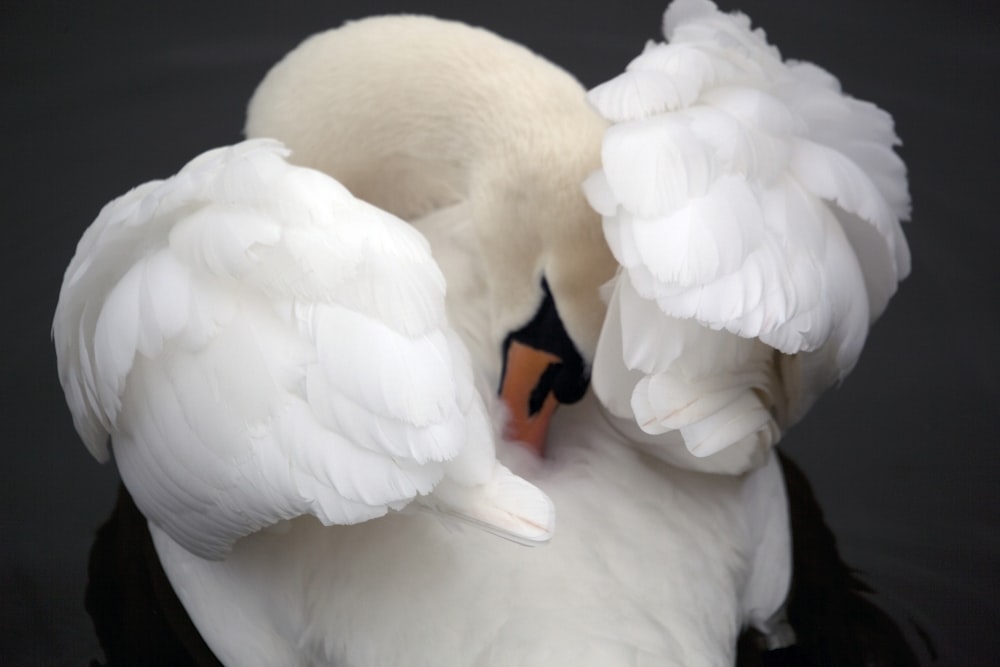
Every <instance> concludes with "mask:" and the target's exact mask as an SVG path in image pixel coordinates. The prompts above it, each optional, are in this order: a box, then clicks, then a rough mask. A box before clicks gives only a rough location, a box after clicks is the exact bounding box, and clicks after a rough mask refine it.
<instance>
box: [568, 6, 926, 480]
mask: <svg viewBox="0 0 1000 667" xmlns="http://www.w3.org/2000/svg"><path fill="white" fill-rule="evenodd" d="M664 34H665V35H666V37H667V39H668V42H667V43H665V44H657V45H649V46H647V48H646V50H645V51H644V52H643V54H642V55H640V56H639V57H638V58H636V60H635V61H633V62H632V64H631V65H630V66H629V71H628V72H627V73H626V75H623V76H622V77H620V78H619V79H616V80H614V81H613V82H612V83H611V84H607V85H605V86H599V87H598V88H596V89H595V90H594V91H592V92H591V94H590V99H591V102H592V103H593V104H594V105H595V107H596V108H597V109H598V110H599V111H600V112H602V113H603V114H604V115H605V117H606V118H607V119H608V120H610V121H613V122H615V123H616V124H615V125H614V126H612V127H611V128H610V129H609V130H608V132H607V133H606V134H605V138H604V145H603V151H602V163H603V168H602V170H601V171H600V172H598V173H597V174H595V175H593V176H591V177H590V178H589V179H588V182H587V183H586V184H585V192H586V193H587V196H588V197H589V199H590V201H591V204H592V206H594V208H595V210H596V211H598V212H599V213H601V214H602V215H603V216H604V231H605V236H606V238H607V241H608V246H609V247H610V249H611V251H612V253H613V254H614V255H615V258H616V259H617V260H618V262H619V263H620V264H621V265H622V267H623V268H624V271H623V272H621V273H620V274H619V276H618V277H617V281H618V282H619V283H620V284H619V285H618V287H616V289H615V291H614V296H613V297H612V307H611V308H610V310H609V317H617V318H621V325H620V326H621V331H622V332H623V334H622V335H621V336H615V337H613V338H610V339H608V342H607V344H605V341H604V340H603V339H602V341H601V344H600V345H599V347H598V352H597V355H596V358H595V362H594V387H595V390H596V391H597V393H598V395H599V396H601V398H602V400H605V401H607V402H608V407H609V409H611V411H612V412H613V413H615V414H617V415H619V416H622V412H621V411H622V403H621V398H620V395H621V394H620V392H621V391H622V389H623V387H625V386H631V387H633V388H634V389H633V392H632V409H633V411H634V417H635V418H636V419H637V421H638V423H639V424H640V425H641V426H642V427H643V429H645V430H649V432H651V433H655V432H661V431H670V430H673V429H676V430H677V431H679V432H680V433H681V434H682V436H683V437H684V440H685V442H686V443H687V445H688V447H689V448H690V449H691V451H692V453H695V454H696V455H699V456H703V455H705V454H709V455H710V454H712V453H715V452H717V451H720V450H722V449H725V448H726V447H727V446H729V445H734V446H739V447H741V448H743V447H746V446H749V445H748V444H747V443H750V442H756V443H757V444H758V445H759V446H763V447H767V446H770V445H771V444H773V442H775V441H776V440H777V438H778V437H779V436H780V429H779V428H778V427H779V426H780V427H781V428H787V427H788V426H789V425H790V424H791V423H792V422H794V421H795V420H796V419H798V418H799V417H801V415H802V414H804V413H805V411H806V410H808V408H809V406H811V405H812V402H813V401H814V400H815V399H816V397H817V396H818V395H819V394H820V393H821V392H822V391H823V389H825V388H826V387H827V386H829V385H830V384H831V383H833V382H836V381H839V380H841V379H843V377H844V376H845V375H846V374H847V373H848V372H850V370H851V369H852V368H853V366H854V364H855V363H856V361H857V358H858V356H859V355H860V353H861V349H862V347H863V345H864V339H865V336H866V335H867V331H868V328H869V326H870V325H871V323H872V322H873V321H874V319H875V318H876V317H877V316H878V315H879V314H880V313H881V312H882V311H883V309H884V308H885V306H886V303H887V302H888V299H889V298H890V297H891V296H892V294H893V293H894V292H895V289H896V283H897V282H898V281H899V280H901V279H902V278H903V277H905V276H906V274H907V273H908V272H909V251H908V248H907V245H906V240H905V238H904V237H903V234H902V228H901V227H900V221H901V220H902V219H904V218H906V217H907V216H908V214H909V196H908V193H907V186H906V177H905V168H904V167H903V164H902V162H901V161H900V159H899V158H898V157H897V156H896V155H895V153H894V152H893V151H892V148H893V146H894V145H896V144H898V143H899V140H898V138H897V137H896V135H895V133H894V131H893V129H892V120H891V118H890V117H889V115H888V114H886V113H885V112H883V111H881V110H880V109H878V108H877V107H875V106H874V105H872V104H870V103H867V102H862V101H859V100H855V99H853V98H850V97H847V96H846V95H844V94H843V93H842V92H841V90H840V85H839V83H838V82H837V80H836V79H835V78H834V77H832V76H831V75H830V74H828V73H827V72H825V71H824V70H822V69H821V68H819V67H817V66H815V65H810V64H807V63H795V62H791V63H785V62H783V61H782V59H781V56H780V54H779V53H778V51H777V50H776V49H775V48H774V47H772V46H771V45H769V44H768V43H767V40H766V37H765V35H764V33H763V32H762V31H760V30H759V29H758V30H752V29H751V27H750V21H749V19H748V18H747V17H746V16H744V15H741V14H723V13H721V12H719V11H718V9H717V8H716V7H715V5H714V4H712V3H711V2H707V0H677V1H676V2H674V3H673V4H672V5H671V6H670V8H669V9H668V10H667V13H666V15H665V17H664ZM630 82H631V83H630ZM662 91H683V94H681V93H680V92H676V94H674V93H671V95H672V96H670V95H667V94H666V93H664V92H662ZM668 98H669V99H668ZM637 297H638V298H637ZM616 300H619V301H620V303H615V301H616ZM643 300H644V301H645V302H646V303H647V304H648V305H642V304H641V301H643ZM650 306H652V308H651V307H650ZM678 319H680V320H687V321H690V322H692V323H693V326H695V327H696V329H697V328H700V329H701V331H702V334H700V335H698V336H693V335H683V334H681V335H680V336H679V338H677V339H675V340H673V341H671V342H670V343H666V344H661V346H659V347H658V346H657V345H656V344H654V343H651V342H650V341H651V340H652V339H653V338H654V335H653V334H652V333H649V334H643V333H636V332H635V330H634V327H636V326H640V325H638V324H637V323H639V322H645V324H643V325H641V326H645V327H646V328H647V329H648V331H649V332H657V333H656V336H659V337H661V338H662V337H664V336H667V335H676V334H669V333H667V332H668V331H673V330H674V329H676V328H677V327H676V324H675V322H676V320H678ZM657 320H659V321H660V324H655V322H656V321H657ZM611 326H612V327H613V326H614V325H611ZM608 330H609V328H608V325H606V326H605V332H607V331H608ZM736 338H738V339H741V340H746V341H747V343H746V344H747V345H749V347H748V348H747V349H748V350H750V349H752V350H754V351H755V352H754V354H751V355H749V356H747V355H743V356H735V357H734V356H730V355H729V353H728V352H727V350H731V349H733V346H734V344H735V343H734V340H733V339H736ZM678 341H683V342H678ZM712 346H716V347H715V349H716V350H717V354H716V355H715V356H714V359H715V360H716V361H715V365H714V366H713V367H711V368H710V370H709V371H708V372H706V373H705V374H702V375H694V376H693V375H692V374H691V373H690V370H689V369H688V368H686V367H685V363H686V360H687V359H689V358H691V357H692V356H693V357H695V358H705V357H710V356H711V355H706V354H705V353H704V352H703V351H700V350H702V349H704V348H706V347H707V348H709V349H711V347H712ZM667 350H669V351H670V352H669V354H667V356H664V355H665V354H666V351H667ZM779 353H780V354H779ZM780 355H806V356H808V361H803V363H791V362H788V361H785V360H782V357H781V356H780ZM668 358H669V359H674V360H675V361H674V362H672V363H665V361H666V360H667V359H668ZM605 365H611V366H624V368H623V369H621V370H616V369H613V368H607V367H606V366H605ZM637 371H639V373H638V374H637ZM715 378H729V382H728V383H723V386H725V387H726V388H725V389H719V388H713V386H714V385H713V382H714V379H715ZM689 401H693V402H692V403H690V404H689ZM775 420H777V421H775ZM732 460H734V461H735V460H738V459H732ZM757 460H759V459H757ZM689 465H691V466H692V467H695V468H699V469H701V468H703V467H704V466H705V465H710V466H713V467H714V466H716V465H717V464H716V463H708V462H702V461H698V460H692V461H690V462H689ZM737 471H738V470H732V471H731V472H737Z"/></svg>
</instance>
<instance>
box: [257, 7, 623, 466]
mask: <svg viewBox="0 0 1000 667" xmlns="http://www.w3.org/2000/svg"><path fill="white" fill-rule="evenodd" d="M386 44H392V46H393V48H392V49H388V50H387V49H386V48H385V45H386ZM606 127H607V122H606V121H605V120H603V119H602V118H601V117H600V116H598V115H597V113H596V112H594V111H593V110H592V109H591V108H590V106H589V104H588V103H587V101H586V98H585V91H584V89H583V87H582V86H580V84H579V83H578V82H577V81H576V80H575V79H573V77H571V76H570V75H569V74H567V73H566V72H565V71H563V70H562V69H560V68H558V67H556V66H555V65H553V64H552V63H549V62H548V61H546V60H544V59H543V58H540V57H539V56H537V55H535V54H533V53H531V52H530V51H529V50H528V49H525V48H524V47H522V46H520V45H517V44H514V43H512V42H509V41H507V40H504V39H502V38H500V37H498V36H496V35H494V34H492V33H490V32H488V31H486V30H482V29H477V28H471V27H469V26H465V25H462V24H460V23H455V22H451V21H440V20H436V19H431V18H427V17H413V16H396V17H378V18H371V19H366V20H362V21H356V22H352V23H349V24H347V25H345V26H343V27H342V28H338V29H335V30H331V31H327V32H325V33H320V34H318V35H315V36H313V37H312V38H310V39H308V40H306V41H305V42H304V43H303V44H301V45H300V46H299V47H298V48H296V49H295V50H293V51H292V52H291V53H289V54H288V55H287V56H286V57H285V58H284V59H283V60H282V61H281V62H279V63H278V64H276V65H275V66H274V67H273V68H272V69H271V71H270V72H269V73H268V74H267V76H266V77H265V79H264V80H263V81H262V82H261V84H260V86H259V87H258V88H257V90H256V92H255V93H254V96H253V99H252V100H251V102H250V105H249V108H248V115H247V124H246V131H247V135H248V136H258V137H274V138H277V139H280V140H281V141H282V142H283V143H285V144H286V145H287V146H288V147H289V148H291V149H292V156H291V159H292V161H293V162H295V163H298V164H301V165H305V166H309V167H314V168H316V169H319V170H321V171H324V172H326V173H327V174H329V175H331V176H333V177H334V178H336V179H337V180H338V181H340V182H341V183H342V184H344V185H345V186H346V187H347V188H348V189H349V190H350V191H351V192H352V193H353V194H354V195H355V196H357V197H360V198H361V199H364V200H366V201H368V202H370V203H372V204H374V205H376V206H378V207H380V208H382V209H385V210H387V211H389V212H391V213H393V214H394V215H397V216H398V217H400V218H402V219H404V220H407V221H410V222H412V223H413V224H414V225H416V226H417V227H418V228H419V229H421V231H422V232H423V233H424V235H425V236H426V237H427V238H428V239H429V240H430V242H431V246H432V249H433V251H434V254H435V258H436V259H437V261H438V263H439V265H440V266H441V267H442V269H443V271H444V273H445V276H446V277H447V280H448V292H449V295H448V299H449V313H450V316H451V319H452V322H453V326H454V327H455V328H456V329H457V330H458V332H459V333H460V334H461V335H462V337H463V339H464V340H465V342H466V345H467V346H468V347H469V348H470V351H471V352H472V354H473V357H474V359H475V361H476V365H477V367H478V368H480V370H481V371H482V372H483V373H484V374H485V375H486V377H488V378H489V380H490V384H491V385H492V388H491V389H490V390H489V391H493V390H495V389H496V388H499V390H500V393H501V395H502V397H503V399H504V401H505V402H506V404H507V407H508V409H509V413H510V415H511V419H510V424H511V428H510V429H509V433H508V435H509V436H510V437H511V438H513V439H516V440H520V441H524V442H528V443H529V444H531V446H532V448H534V449H536V450H537V451H540V448H541V442H542V440H543V435H544V431H545V425H546V423H547V421H548V416H549V415H551V413H552V411H553V410H554V408H555V405H556V403H558V402H559V401H571V400H574V399H576V398H579V397H581V396H582V395H583V392H584V391H585V389H586V386H587V381H588V372H589V371H588V369H589V366H590V364H591V362H592V361H593V358H594V351H595V349H596V345H597V339H598V337H599V335H600V329H601V323H602V320H603V317H604V311H605V306H604V304H603V303H602V301H601V299H600V296H599V290H600V286H601V285H602V284H603V283H604V282H606V281H607V280H608V279H610V278H611V277H612V275H613V273H614V270H615V267H616V264H615V261H614V259H613V258H612V256H611V254H610V252H609V251H608V249H607V245H606V243H605V241H604V239H603V235H602V231H601V220H600V217H599V216H598V215H597V214H596V213H595V212H594V211H593V210H592V209H591V208H590V206H589V205H588V203H587V202H586V200H585V198H584V196H583V193H582V190H581V184H582V183H583V181H584V180H585V179H586V178H587V177H588V176H589V175H590V173H591V172H593V171H594V170H596V169H597V168H598V167H599V166H600V150H601V137H602V135H603V133H604V130H605V129H606ZM482 390H483V391H486V389H485V388H482Z"/></svg>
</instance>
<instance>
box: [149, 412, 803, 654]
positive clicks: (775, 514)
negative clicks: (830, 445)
mask: <svg viewBox="0 0 1000 667" xmlns="http://www.w3.org/2000/svg"><path fill="white" fill-rule="evenodd" d="M600 411H601V408H600V405H599V404H598V403H597V402H596V401H595V400H594V399H593V397H592V396H588V397H587V398H586V399H584V401H583V402H582V403H580V404H578V405H574V406H564V408H562V409H561V410H560V412H559V413H558V414H557V415H556V418H555V420H554V422H553V429H552V432H551V437H550V441H549V458H548V460H547V461H545V462H544V464H541V465H539V463H538V462H537V461H529V462H524V461H520V460H519V457H518V454H519V453H520V452H517V451H510V452H505V451H503V450H502V451H501V455H504V454H506V455H507V456H508V459H507V461H506V462H507V463H508V464H509V465H510V466H511V468H513V469H514V470H516V471H517V472H519V473H520V474H522V475H524V476H525V477H527V478H528V479H530V480H532V481H533V482H534V483H536V484H538V485H539V486H541V487H543V488H545V489H546V491H547V493H549V494H550V496H551V497H552V499H553V501H554V503H555V504H556V506H557V507H558V509H559V526H558V530H557V532H556V534H555V536H554V537H553V539H552V541H551V542H550V543H549V544H547V545H545V546H544V547H541V548H538V549H525V548H522V547H519V546H518V545H516V544H512V543H510V542H507V541H503V540H497V539H495V538H493V537H492V536H490V535H487V534H484V533H481V532H479V531H474V530H469V529H466V528H463V527H462V526H460V525H458V524H450V523H447V522H443V521H442V520H441V519H440V518H439V516H438V515H432V514H429V513H426V512H421V513H402V514H392V515H389V516H387V517H384V518H382V519H379V520H377V521H371V522H368V523H365V524H359V525H356V526H345V527H337V526H333V527H329V528H325V527H323V526H321V525H320V524H319V523H318V522H316V521H314V520H310V519H298V520H296V521H294V522H291V523H290V524H288V525H286V526H285V527H284V529H283V530H282V531H281V532H277V531H266V532H262V533H258V534H256V535H254V536H253V537H251V538H249V539H247V540H245V541H244V542H242V543H240V545H239V546H238V548H237V550H236V551H234V553H233V555H232V556H231V557H230V558H229V559H227V560H226V561H222V562H210V561H205V560H202V559H198V558H195V557H194V556H192V555H191V554H189V553H188V552H186V551H184V550H183V549H180V548H179V547H178V546H177V545H176V544H175V543H173V542H172V541H171V540H170V539H169V538H167V537H166V536H165V535H163V534H162V533H158V532H157V531H154V533H153V535H154V543H155V545H156V547H157V550H158V552H159V553H160V555H161V558H162V562H163V563H164V567H165V569H166V572H167V574H168V576H169V577H170V579H171V581H172V582H173V583H174V587H175V589H176V590H177V591H178V595H179V596H180V599H181V601H182V602H183V603H184V605H185V607H186V608H187V609H188V611H189V612H190V614H191V616H192V618H193V620H194V622H195V624H196V625H197V626H198V627H199V629H201V631H202V634H203V635H204V636H205V638H206V639H207V640H208V643H209V646H210V647H211V648H212V650H213V651H214V652H215V653H216V655H217V656H219V658H220V659H221V660H222V661H223V663H224V664H227V665H241V666H242V667H255V666H258V665H260V666H261V667H263V666H267V665H277V664H281V665H292V664H295V665H305V664H308V665H317V666H320V665H350V666H351V667H412V666H413V665H436V666H441V667H469V666H470V665H471V666H477V665H481V666H487V665H490V666H499V665H503V666H508V665H525V666H528V665H532V666H533V665H574V666H579V667H626V666H629V667H633V666H635V665H650V666H653V665H655V666H657V667H724V666H725V665H732V664H733V661H734V659H735V644H736V638H737V636H738V633H739V631H740V628H741V627H742V626H744V625H755V626H758V627H760V628H761V629H762V630H765V631H772V630H774V629H775V627H774V625H773V624H772V623H771V620H772V616H773V615H774V612H775V609H776V608H777V607H778V606H779V605H780V604H781V602H782V601H783V600H784V597H785V595H786V594H787V591H788V583H789V571H790V563H789V558H790V552H789V543H788V532H787V531H788V528H787V504H786V499H785V496H784V487H783V483H782V479H781V471H780V468H779V466H778V463H777V460H776V459H774V458H771V459H770V460H769V461H768V462H767V463H766V465H764V466H763V467H761V468H760V469H759V470H757V471H755V472H754V473H752V474H751V475H750V476H748V477H737V476H722V475H704V474H700V473H693V472H689V471H684V470H680V469H678V468H675V467H672V466H669V465H666V464H664V463H661V462H659V461H657V460H655V459H653V458H650V457H648V456H645V455H643V454H641V453H639V452H637V451H636V450H635V449H634V448H633V447H631V446H629V444H630V443H629V441H628V440H627V439H626V438H625V437H624V436H623V435H621V434H620V433H619V432H617V431H615V430H614V429H613V428H612V427H611V426H610V423H609V422H608V421H607V420H605V419H604V417H603V416H602V415H601V414H600ZM249 582H253V583H252V584H250V583H249ZM219 600H226V601H227V603H226V608H227V609H228V610H230V611H228V612H226V613H220V611H219V606H218V601H219ZM234 610H238V613H234Z"/></svg>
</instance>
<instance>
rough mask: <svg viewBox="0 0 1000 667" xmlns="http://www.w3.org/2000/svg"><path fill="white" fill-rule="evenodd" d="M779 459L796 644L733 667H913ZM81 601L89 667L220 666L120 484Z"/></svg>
mask: <svg viewBox="0 0 1000 667" xmlns="http://www.w3.org/2000/svg"><path fill="white" fill-rule="evenodd" d="M779 453H780V452H779ZM780 459H781V463H782V469H783V472H784V475H785V484H786V487H787V490H788V498H789V504H790V516H791V523H792V543H793V552H794V553H793V564H794V565H793V566H794V574H793V580H792V590H791V595H790V599H789V602H788V620H789V622H790V623H791V625H792V627H793V628H794V629H795V633H796V636H797V639H798V643H797V644H796V645H794V646H791V647H789V648H786V649H780V650H776V651H766V650H763V649H762V648H760V643H759V639H760V637H759V636H757V635H756V633H755V632H753V631H748V632H745V633H743V635H742V636H741V637H740V640H739V644H738V655H737V663H736V664H737V667H792V666H795V667H862V666H863V667H918V666H919V665H920V664H921V663H920V661H919V660H918V659H917V657H916V655H915V653H914V651H913V649H912V648H911V647H910V645H909V644H908V643H907V641H906V639H905V637H904V635H903V633H902V631H901V630H900V628H899V627H898V626H897V624H896V623H895V621H893V619H892V618H891V617H890V616H889V615H888V614H886V613H885V612H884V611H883V610H881V609H880V608H879V607H878V606H877V605H876V604H874V603H873V602H872V601H871V600H870V599H869V597H868V595H869V594H870V593H871V592H872V591H871V589H870V588H869V587H868V586H867V585H866V584H865V583H864V582H863V581H861V579H860V578H859V577H858V576H857V573H856V572H855V571H854V570H852V569H851V568H850V567H848V566H847V564H846V563H844V561H843V560H842V559H841V558H840V554H839V552H838V551H837V545H836V540H835V539H834V536H833V533H832V532H831V531H830V528H829V527H828V526H827V525H826V522H825V520H824V518H823V513H822V510H821V509H820V507H819V504H818V503H817V501H816V498H815V496H814V495H813V491H812V487H811V485H810V484H809V480H808V479H806V477H805V475H804V474H803V473H802V471H801V470H800V469H799V468H798V467H797V466H796V465H795V464H794V463H793V462H792V461H791V460H790V459H789V458H788V457H787V456H785V455H784V454H781V456H780ZM85 603H86V608H87V613H88V614H90V616H91V618H92V619H93V621H94V628H95V630H96V632H97V637H98V639H99V640H100V643H101V647H102V648H103V649H104V653H105V661H104V662H101V661H99V660H97V659H95V660H93V661H92V662H91V667H102V666H105V665H106V667H122V666H131V665H148V666H152V667H158V666H161V665H162V666H163V667H168V666H169V667H221V663H220V662H219V661H218V659H216V657H215V656H214V655H213V654H212V651H211V650H210V649H209V648H208V646H207V645H206V644H205V641H204V640H203V639H202V638H201V636H200V635H199V634H198V631H197V630H196V629H195V627H194V624H193V623H192V622H191V619H190V618H189V617H188V615H187V613H186V612H185V610H184V607H183V606H182V605H181V603H180V600H178V599H177V596H176V595H175V594H174V591H173V589H172V588H171V587H170V582H169V581H168V580H167V577H166V575H165V574H164V572H163V568H162V567H161V566H160V561H159V559H158V558H157V556H156V551H155V550H154V548H153V542H152V539H151V538H150V535H149V529H148V527H147V525H146V519H145V518H144V517H143V516H142V514H141V513H140V512H139V510H138V508H137V507H136V506H135V503H134V502H133V501H132V497H131V496H130V495H129V493H128V491H126V490H125V487H124V486H121V487H120V488H119V493H118V502H117V504H116V505H115V508H114V511H113V512H112V514H111V516H110V517H109V519H108V520H107V522H106V523H105V524H104V525H103V526H101V528H100V529H99V530H98V532H97V537H96V540H95V541H94V545H93V547H92V549H91V552H90V567H89V581H88V583H87V592H86V600H85ZM918 630H919V629H918ZM927 648H928V652H929V653H930V654H931V656H932V657H933V648H932V647H931V646H930V645H928V647H927Z"/></svg>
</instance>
